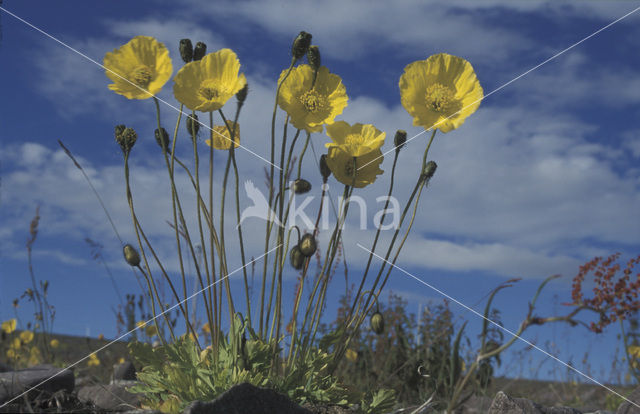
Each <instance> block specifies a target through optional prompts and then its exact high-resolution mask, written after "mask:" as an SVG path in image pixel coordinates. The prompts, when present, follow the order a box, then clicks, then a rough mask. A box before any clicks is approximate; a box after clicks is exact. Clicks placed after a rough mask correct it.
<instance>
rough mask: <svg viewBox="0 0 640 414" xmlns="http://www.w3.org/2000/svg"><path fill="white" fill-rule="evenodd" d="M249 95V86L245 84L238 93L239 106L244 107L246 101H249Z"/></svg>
mask: <svg viewBox="0 0 640 414" xmlns="http://www.w3.org/2000/svg"><path fill="white" fill-rule="evenodd" d="M248 93H249V84H248V83H245V84H244V87H243V88H242V89H240V90H239V91H238V93H236V99H237V100H238V105H242V104H243V103H244V101H245V100H246V99H247V94H248Z"/></svg>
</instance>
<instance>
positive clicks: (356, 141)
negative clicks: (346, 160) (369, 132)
mask: <svg viewBox="0 0 640 414" xmlns="http://www.w3.org/2000/svg"><path fill="white" fill-rule="evenodd" d="M344 143H345V145H346V146H348V147H353V148H357V147H359V146H361V145H362V144H364V137H363V136H362V135H361V134H349V135H347V136H346V137H345V139H344Z"/></svg>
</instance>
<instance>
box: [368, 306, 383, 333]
mask: <svg viewBox="0 0 640 414" xmlns="http://www.w3.org/2000/svg"><path fill="white" fill-rule="evenodd" d="M369 324H370V325H371V330H372V331H373V332H375V333H376V334H378V335H380V334H382V333H383V332H384V317H383V316H382V314H381V313H380V312H375V313H374V314H373V315H371V319H369Z"/></svg>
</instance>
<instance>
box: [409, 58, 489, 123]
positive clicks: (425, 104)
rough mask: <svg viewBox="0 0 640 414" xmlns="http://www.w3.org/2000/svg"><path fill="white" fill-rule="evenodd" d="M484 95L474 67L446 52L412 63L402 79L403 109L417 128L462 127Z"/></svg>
mask: <svg viewBox="0 0 640 414" xmlns="http://www.w3.org/2000/svg"><path fill="white" fill-rule="evenodd" d="M483 96H484V95H483V91H482V87H481V86H480V82H478V79H477V78H476V74H475V72H474V71H473V67H471V64H470V63H469V62H467V61H466V60H464V59H462V58H459V57H457V56H452V55H448V54H446V53H439V54H437V55H433V56H431V57H429V58H428V59H427V60H421V61H417V62H413V63H410V64H409V65H407V66H406V67H405V68H404V73H403V74H402V76H401V77H400V97H401V101H402V106H404V109H406V110H407V112H409V114H410V115H411V116H413V125H416V126H422V127H424V128H425V129H431V128H437V129H439V130H440V131H442V132H449V131H452V130H454V129H456V128H458V127H459V126H460V125H462V123H463V122H464V120H465V119H466V118H467V117H468V116H469V115H471V114H472V113H474V112H475V111H476V109H478V107H479V106H480V101H481V100H482V98H483Z"/></svg>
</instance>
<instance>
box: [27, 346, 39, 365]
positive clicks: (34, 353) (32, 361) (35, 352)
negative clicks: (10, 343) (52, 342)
mask: <svg viewBox="0 0 640 414" xmlns="http://www.w3.org/2000/svg"><path fill="white" fill-rule="evenodd" d="M41 361H42V354H40V350H39V349H38V348H36V347H35V346H34V347H32V348H31V351H30V352H29V365H37V364H39V363H40V362H41Z"/></svg>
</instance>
